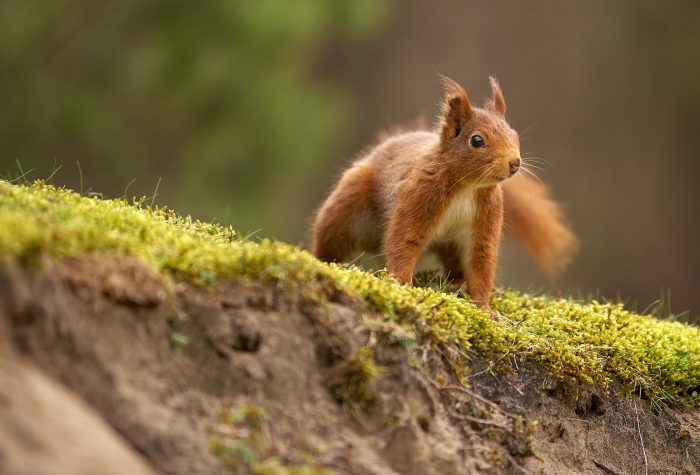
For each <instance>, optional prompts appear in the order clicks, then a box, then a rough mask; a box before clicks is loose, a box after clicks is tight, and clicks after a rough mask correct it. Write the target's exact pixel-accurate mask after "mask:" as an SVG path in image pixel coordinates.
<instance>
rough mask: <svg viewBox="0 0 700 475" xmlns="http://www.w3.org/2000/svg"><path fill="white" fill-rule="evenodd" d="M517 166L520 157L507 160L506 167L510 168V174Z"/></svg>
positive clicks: (515, 170) (518, 166)
mask: <svg viewBox="0 0 700 475" xmlns="http://www.w3.org/2000/svg"><path fill="white" fill-rule="evenodd" d="M519 168H520V157H518V158H516V159H515V160H511V161H510V162H508V169H509V170H510V174H511V175H513V174H514V173H515V172H517V171H518V169H519Z"/></svg>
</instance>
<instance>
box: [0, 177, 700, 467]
mask: <svg viewBox="0 0 700 475" xmlns="http://www.w3.org/2000/svg"><path fill="white" fill-rule="evenodd" d="M0 261H2V269H3V271H2V272H0V280H2V281H3V282H4V283H5V285H4V287H3V289H2V292H0V310H2V311H3V312H4V313H3V315H5V316H6V318H5V319H4V320H2V319H0V323H2V325H0V337H3V335H11V338H10V340H8V341H12V342H13V343H12V344H11V345H10V346H9V347H8V348H14V347H15V346H16V348H17V351H18V352H19V353H17V355H19V354H26V355H28V357H29V359H30V360H31V361H32V364H37V365H38V366H39V367H40V368H42V370H43V371H46V372H47V373H48V374H49V375H50V376H51V377H52V378H54V379H55V380H56V381H59V382H60V383H61V384H63V385H65V386H66V387H68V388H70V389H71V390H73V391H76V392H77V393H79V394H80V395H82V397H83V398H85V399H86V400H87V401H88V402H89V404H90V405H91V407H93V408H96V410H97V411H98V412H99V413H100V414H102V415H103V416H104V417H105V419H106V420H107V422H108V423H109V424H110V425H111V426H112V427H114V428H116V429H117V430H118V431H119V432H120V433H121V434H123V435H125V436H126V438H127V439H128V441H129V443H130V444H131V445H133V446H134V447H135V448H136V449H137V451H138V452H139V453H141V454H142V455H145V457H146V459H147V461H148V462H149V463H150V464H152V466H153V467H156V468H157V470H158V471H161V472H164V473H200V472H201V473H218V472H217V470H220V469H221V467H225V468H228V469H229V470H232V471H234V472H240V473H329V472H331V473H332V472H334V471H335V472H338V473H458V472H459V473H471V472H470V471H469V470H474V471H479V470H481V471H485V472H486V473H501V472H504V473H517V471H516V472H513V470H515V469H516V468H517V467H519V466H522V467H528V470H533V469H534V468H536V467H539V468H537V470H540V469H541V468H542V467H545V468H546V467H549V466H551V465H547V464H548V463H553V460H554V459H555V458H557V457H559V459H560V463H561V464H564V465H562V466H559V467H558V468H557V469H552V470H551V473H557V472H556V470H564V468H562V467H564V466H566V467H568V468H569V469H570V468H571V467H589V468H590V467H592V468H591V470H595V469H596V467H598V469H600V466H603V467H607V468H608V469H610V470H613V469H615V467H617V465H615V464H616V462H614V461H615V460H623V461H625V462H624V463H623V462H620V463H623V465H620V466H619V467H618V468H620V467H622V468H620V469H621V470H622V472H624V473H627V472H625V469H624V467H627V470H632V471H634V470H637V469H639V468H640V467H648V466H650V465H649V464H653V463H658V464H659V465H658V466H659V467H660V468H659V469H660V470H663V469H664V468H663V467H681V466H682V464H683V463H687V464H689V465H688V467H697V466H700V465H698V464H700V462H699V461H698V460H696V458H698V457H700V455H699V454H700V448H699V447H700V428H699V427H696V426H698V424H700V417H698V414H697V409H687V410H688V411H690V412H674V411H683V410H684V409H682V408H684V407H685V408H692V407H695V406H697V404H698V403H699V402H700V397H698V392H700V330H698V328H696V327H694V326H692V325H687V324H683V323H680V322H675V321H660V320H658V319H655V318H653V317H651V316H646V315H640V314H637V313H634V312H631V311H628V310H626V309H625V308H624V306H623V305H621V304H611V303H601V302H597V301H585V302H584V301H578V300H576V299H571V298H569V299H566V298H551V297H546V296H537V295H528V294H523V293H519V292H514V291H505V292H502V293H498V294H496V295H495V296H494V297H493V299H492V302H491V304H492V307H493V308H494V309H496V310H497V311H498V312H499V313H500V314H501V315H502V316H503V318H502V319H501V320H500V321H498V322H496V321H493V320H491V318H490V317H489V316H488V315H487V314H485V313H484V312H482V311H480V310H479V309H477V308H476V307H474V306H473V305H472V304H471V303H470V302H469V300H468V298H464V297H462V296H460V295H457V294H455V293H449V292H444V291H442V290H441V289H439V288H433V287H431V286H430V285H427V286H421V285H416V286H413V287H408V286H403V285H400V284H398V283H397V282H396V281H394V280H393V279H392V278H390V277H389V276H387V275H386V274H385V273H384V272H381V271H380V272H375V273H368V272H365V271H362V270H361V269H359V268H356V267H346V266H341V265H333V264H330V265H329V264H325V263H322V262H319V261H318V260H316V259H315V258H314V257H313V256H311V255H310V254H308V253H307V252H305V251H303V250H300V249H299V248H297V247H295V246H291V245H288V244H284V243H280V242H273V241H268V240H260V241H252V240H245V239H242V238H241V236H239V235H238V234H237V233H236V232H235V230H234V229H232V228H230V227H223V226H219V225H217V224H212V223H202V222H200V221H197V220H193V219H191V218H190V217H187V216H179V215H177V214H176V213H175V212H174V211H171V210H168V209H165V208H160V207H155V208H151V207H150V206H147V205H146V203H145V200H143V199H141V200H133V201H131V202H127V201H126V200H123V199H122V200H103V199H100V198H97V197H84V196H80V195H79V194H77V193H75V192H72V191H70V190H65V189H60V188H56V187H54V186H50V185H47V184H44V183H42V182H36V183H34V184H30V185H22V186H16V185H12V184H9V183H7V182H1V181H0ZM427 280H428V281H429V280H430V279H427ZM417 284H420V283H419V282H417ZM3 325H5V326H7V328H8V329H7V331H4V330H3V328H4V327H3ZM3 341H5V340H3ZM0 343H1V342H0ZM8 344H9V343H8ZM13 351H14V350H12V351H11V355H15V353H14V352H13ZM15 356H16V355H15ZM15 356H13V358H14V357H15ZM17 358H19V357H17ZM7 361H12V358H10V357H8V359H7ZM0 370H2V368H0ZM0 373H2V371H0ZM0 376H2V374H0ZM0 396H2V394H0ZM640 396H641V399H640ZM567 401H569V402H567ZM241 407H255V408H260V414H265V417H264V418H259V419H260V421H259V422H260V423H259V424H257V425H256V427H255V430H252V429H251V428H250V427H248V426H247V425H245V424H243V423H242V422H240V421H237V422H236V423H235V424H233V425H232V424H231V423H230V421H229V416H230V414H231V411H233V412H234V413H235V411H236V409H235V408H241ZM674 408H675V409H674ZM606 411H607V412H606ZM154 414H160V416H158V417H155V416H154ZM603 414H605V415H603ZM669 414H673V416H669ZM0 417H2V413H1V411H0ZM596 417H601V418H602V419H590V420H589V418H596ZM564 420H569V421H570V422H567V423H565V422H563V421H564ZM256 421H257V419H256ZM621 428H623V429H625V430H627V429H629V431H628V432H625V433H624V434H622V435H620V438H619V439H616V438H615V437H617V435H615V434H616V433H617V432H616V431H618V430H621ZM493 431H496V432H497V433H498V434H500V435H499V436H498V437H495V438H494V435H493ZM596 431H598V432H596ZM537 434H539V435H537ZM566 434H577V437H579V436H580V437H579V438H580V439H581V440H582V441H583V442H580V443H581V444H584V445H585V447H584V445H581V446H580V447H579V445H576V444H579V442H575V443H574V442H572V440H567V439H566ZM611 438H612V439H611ZM535 440H537V444H535V443H534V441H535ZM577 440H578V439H577ZM650 440H654V441H657V442H656V445H655V447H654V450H655V451H657V452H658V453H666V454H672V456H671V455H667V457H666V458H665V459H663V460H661V459H659V460H657V461H656V462H654V461H649V460H647V459H646V458H640V457H639V455H640V454H641V452H640V453H637V452H636V451H637V450H638V449H639V448H640V447H641V448H642V450H646V451H649V450H651V449H650V448H649V443H650ZM644 441H646V442H647V444H646V446H644V445H642V444H640V442H642V443H643V442H644ZM1 442H2V434H1V433H0V443H1ZM465 444H466V445H465ZM538 444H539V445H538ZM548 444H550V445H551V447H550V448H549V449H548V448H547V447H548V446H549V445H548ZM618 445H619V447H626V449H625V450H627V452H626V453H625V456H624V457H622V456H621V455H620V454H607V455H606V454H605V451H606V450H608V448H609V447H617V446H618ZM465 447H471V448H470V449H469V450H467V451H466V452H465V450H466V449H465ZM538 447H539V448H538ZM563 447H566V448H565V449H564V448H563ZM644 447H646V449H644ZM0 448H1V447H0ZM574 449H575V450H574ZM567 451H568V452H567ZM572 451H573V452H572ZM581 451H583V452H581ZM586 451H588V452H590V453H592V454H598V455H596V456H595V457H597V458H595V457H593V456H591V457H590V458H588V459H586V458H585V457H583V455H582V456H581V457H582V458H581V460H578V459H576V457H573V458H572V455H571V453H574V454H577V453H579V452H580V453H584V452H585V453H588V452H586ZM569 452H571V453H569ZM655 453H656V452H655ZM193 454H199V455H197V456H195V455H193ZM358 454H361V456H360V455H358ZM556 454H565V455H556ZM643 455H646V452H644V453H643ZM548 457H549V458H548ZM621 457H622V458H621ZM674 457H675V458H674ZM683 457H685V458H683ZM686 459H687V460H686ZM547 460H549V461H548V462H547ZM684 460H686V461H685V462H684ZM611 461H612V462H611ZM558 463H559V462H558ZM611 464H612V465H611ZM624 464H628V465H624ZM635 464H636V465H635ZM679 464H680V465H679ZM599 465H600V466H599ZM651 466H653V465H651ZM217 467H218V468H217ZM377 467H378V468H377ZM479 467H481V468H479ZM483 467H490V468H489V469H483ZM611 467H612V468H611ZM629 467H634V468H629ZM0 468H2V466H1V465H0ZM482 469H483V470H482ZM683 469H684V470H687V468H683ZM392 470H393V471H392ZM455 470H456V471H455ZM464 470H467V471H466V472H464ZM601 470H602V469H601ZM583 471H584V472H586V470H583ZM543 472H544V473H550V472H548V469H543ZM8 473H11V472H8ZM591 473H593V472H591ZM679 473H682V472H679Z"/></svg>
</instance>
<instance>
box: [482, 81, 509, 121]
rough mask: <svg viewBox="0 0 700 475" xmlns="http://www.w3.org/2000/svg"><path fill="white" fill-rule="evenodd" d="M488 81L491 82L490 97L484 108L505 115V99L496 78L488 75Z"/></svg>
mask: <svg viewBox="0 0 700 475" xmlns="http://www.w3.org/2000/svg"><path fill="white" fill-rule="evenodd" d="M489 82H490V83H491V99H489V100H488V102H487V103H486V108H487V109H489V110H491V111H493V112H496V113H497V114H500V115H502V116H504V117H505V115H506V100H505V99H504V98H503V91H502V90H501V86H500V85H499V84H498V79H496V78H495V77H493V76H490V77H489Z"/></svg>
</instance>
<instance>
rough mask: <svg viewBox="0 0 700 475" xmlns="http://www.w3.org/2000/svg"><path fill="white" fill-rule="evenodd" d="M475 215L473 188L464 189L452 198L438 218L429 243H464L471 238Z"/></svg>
mask: <svg viewBox="0 0 700 475" xmlns="http://www.w3.org/2000/svg"><path fill="white" fill-rule="evenodd" d="M475 215H476V200H475V197H474V189H473V188H470V187H468V188H464V189H462V190H460V191H459V192H458V193H457V194H455V195H454V196H453V197H452V200H451V201H450V203H449V204H448V205H447V209H446V210H445V211H444V212H443V213H442V216H440V218H439V221H438V224H437V226H436V227H435V231H433V234H432V236H431V239H430V241H431V242H433V243H438V242H445V241H452V242H455V241H456V242H464V241H466V240H468V239H469V238H470V237H471V232H472V223H473V222H474V216H475Z"/></svg>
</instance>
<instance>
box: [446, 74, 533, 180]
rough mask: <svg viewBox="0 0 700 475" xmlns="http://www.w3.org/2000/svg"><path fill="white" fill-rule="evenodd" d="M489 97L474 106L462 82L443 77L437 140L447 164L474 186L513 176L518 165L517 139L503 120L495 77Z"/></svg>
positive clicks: (519, 159)
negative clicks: (442, 94) (455, 168)
mask: <svg viewBox="0 0 700 475" xmlns="http://www.w3.org/2000/svg"><path fill="white" fill-rule="evenodd" d="M490 79H491V93H492V95H491V98H490V99H489V100H488V101H487V102H486V105H485V106H484V107H483V108H481V107H474V106H472V105H471V104H470V102H469V97H468V96H467V93H466V92H465V91H464V89H463V88H462V86H460V85H459V84H457V83H456V82H455V81H453V80H452V79H449V78H447V77H443V82H444V85H445V99H444V102H443V105H442V115H441V118H440V125H439V127H440V144H441V149H442V151H443V156H445V158H446V159H447V160H449V161H450V162H449V163H450V164H451V166H455V165H456V166H458V167H459V169H460V171H461V174H462V175H463V176H464V178H467V179H471V181H472V182H473V183H475V184H476V185H477V186H489V185H494V184H496V183H499V182H501V181H503V180H505V179H507V178H509V177H511V176H513V175H514V174H515V173H516V172H517V171H518V169H519V168H520V163H521V158H520V140H519V139H518V134H517V132H515V131H514V130H513V129H512V128H511V127H510V125H508V122H506V118H505V114H506V102H505V99H504V98H503V92H502V91H501V87H500V86H499V85H498V81H496V79H495V78H493V77H492V78H490Z"/></svg>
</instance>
